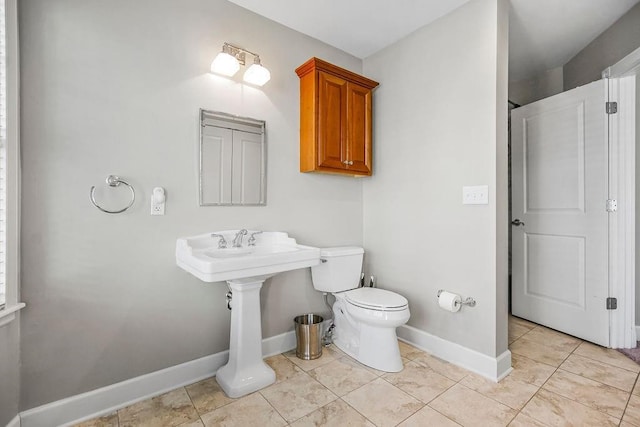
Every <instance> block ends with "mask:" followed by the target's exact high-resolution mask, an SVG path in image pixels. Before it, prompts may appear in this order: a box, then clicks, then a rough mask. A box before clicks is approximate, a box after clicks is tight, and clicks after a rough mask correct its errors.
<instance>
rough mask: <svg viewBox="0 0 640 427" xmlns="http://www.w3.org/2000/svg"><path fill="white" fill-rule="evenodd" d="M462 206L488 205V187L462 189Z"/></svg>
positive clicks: (478, 186) (477, 186)
mask: <svg viewBox="0 0 640 427" xmlns="http://www.w3.org/2000/svg"><path fill="white" fill-rule="evenodd" d="M462 204H463V205H488V204H489V186H488V185H476V186H469V187H467V186H465V187H462Z"/></svg>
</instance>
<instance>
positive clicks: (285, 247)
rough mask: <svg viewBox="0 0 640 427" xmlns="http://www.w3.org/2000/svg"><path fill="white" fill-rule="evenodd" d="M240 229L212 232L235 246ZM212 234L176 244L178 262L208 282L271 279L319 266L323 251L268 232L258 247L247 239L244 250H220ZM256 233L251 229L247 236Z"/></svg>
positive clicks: (183, 240)
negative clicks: (287, 272) (285, 272)
mask: <svg viewBox="0 0 640 427" xmlns="http://www.w3.org/2000/svg"><path fill="white" fill-rule="evenodd" d="M237 232H238V230H226V231H216V232H212V233H215V234H222V235H223V236H224V238H225V240H226V241H227V242H228V245H229V246H231V242H233V238H234V237H235V235H236V233H237ZM212 233H206V234H200V235H198V236H193V237H183V238H179V239H178V241H177V243H176V262H177V264H178V266H179V267H181V268H183V269H184V270H186V271H188V272H189V273H191V274H193V275H194V276H196V277H197V278H198V279H200V280H202V281H204V282H221V281H225V280H234V279H246V278H249V277H261V278H262V279H263V280H264V279H267V278H269V277H271V276H273V275H275V274H277V273H280V272H283V271H289V270H296V269H298V268H305V267H311V266H314V265H317V264H318V263H319V262H320V250H319V249H318V248H313V247H310V246H304V245H299V244H297V243H296V240H295V239H293V238H291V237H289V235H288V234H287V233H283V232H277V231H269V232H267V231H265V232H263V233H260V234H256V235H255V240H256V241H255V246H248V245H247V241H248V237H245V239H244V242H243V247H241V248H233V247H227V248H222V249H220V248H218V238H217V237H215V238H213V237H211V234H212ZM252 233H255V231H252V230H249V231H248V233H247V236H251V234H252Z"/></svg>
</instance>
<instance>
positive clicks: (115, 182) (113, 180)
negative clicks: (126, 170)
mask: <svg viewBox="0 0 640 427" xmlns="http://www.w3.org/2000/svg"><path fill="white" fill-rule="evenodd" d="M106 182H107V184H109V187H117V186H119V185H120V184H124V185H126V186H127V187H129V190H130V191H131V201H130V202H129V204H128V205H127V206H126V207H125V208H123V209H120V210H118V211H109V210H106V209H104V208H103V207H101V206H100V205H98V202H96V198H95V196H94V192H95V190H96V186H95V185H93V186H92V187H91V192H90V193H89V197H90V198H91V203H93V206H95V207H96V208H98V209H100V210H101V211H102V212H104V213H108V214H118V213H122V212H124V211H126V210H127V209H129V208H130V207H131V206H133V202H135V201H136V191H135V190H134V189H133V187H132V186H131V185H129V184H128V183H127V182H125V181H123V180H121V179H120V178H119V177H117V176H115V175H109V176H108V177H107V179H106Z"/></svg>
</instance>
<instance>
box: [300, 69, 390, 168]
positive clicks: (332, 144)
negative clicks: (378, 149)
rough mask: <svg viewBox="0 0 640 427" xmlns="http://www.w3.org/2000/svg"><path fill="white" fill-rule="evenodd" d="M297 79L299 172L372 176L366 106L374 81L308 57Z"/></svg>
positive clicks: (375, 84) (369, 119) (368, 104)
mask: <svg viewBox="0 0 640 427" xmlns="http://www.w3.org/2000/svg"><path fill="white" fill-rule="evenodd" d="M296 73H297V74H298V77H300V172H325V173H338V174H344V175H364V176H368V175H371V172H372V164H371V161H372V156H371V132H372V125H371V117H372V115H371V108H372V106H371V103H372V97H371V92H372V90H373V89H374V88H375V87H376V86H378V83H377V82H374V81H373V80H370V79H368V78H366V77H363V76H360V75H358V74H356V73H353V72H351V71H348V70H345V69H343V68H340V67H337V66H335V65H333V64H330V63H328V62H325V61H323V60H321V59H318V58H311V59H310V60H308V61H307V62H305V63H304V64H302V65H301V66H300V67H298V68H297V69H296Z"/></svg>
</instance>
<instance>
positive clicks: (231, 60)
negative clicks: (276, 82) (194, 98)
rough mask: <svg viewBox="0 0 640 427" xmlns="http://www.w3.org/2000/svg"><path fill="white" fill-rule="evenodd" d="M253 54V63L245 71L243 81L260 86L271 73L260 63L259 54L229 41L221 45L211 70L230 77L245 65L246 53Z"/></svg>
mask: <svg viewBox="0 0 640 427" xmlns="http://www.w3.org/2000/svg"><path fill="white" fill-rule="evenodd" d="M247 53H248V54H249V55H251V56H253V64H251V66H250V67H249V68H248V69H247V71H245V73H244V77H243V79H244V81H245V82H247V83H250V84H253V85H256V86H262V85H264V84H265V83H266V82H268V81H269V79H271V73H270V72H269V70H267V69H266V68H265V67H263V66H262V64H261V63H260V56H259V55H258V54H257V53H253V52H250V51H248V50H246V49H243V48H241V47H238V46H234V45H232V44H230V43H226V42H225V43H224V45H222V52H220V53H219V54H218V56H216V57H215V59H214V60H213V62H212V63H211V72H212V73H216V74H221V75H223V76H226V77H232V76H233V75H235V74H236V73H237V72H238V70H239V69H240V65H245V59H246V54H247Z"/></svg>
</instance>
